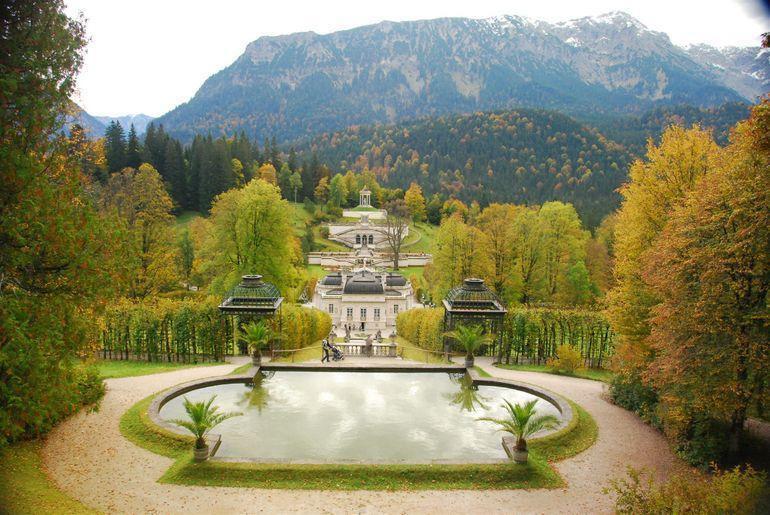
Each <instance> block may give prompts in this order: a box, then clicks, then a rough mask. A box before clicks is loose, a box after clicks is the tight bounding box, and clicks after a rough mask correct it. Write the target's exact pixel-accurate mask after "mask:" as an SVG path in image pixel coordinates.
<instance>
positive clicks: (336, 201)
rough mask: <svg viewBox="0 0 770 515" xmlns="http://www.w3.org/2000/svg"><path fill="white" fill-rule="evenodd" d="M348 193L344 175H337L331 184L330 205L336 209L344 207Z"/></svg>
mask: <svg viewBox="0 0 770 515" xmlns="http://www.w3.org/2000/svg"><path fill="white" fill-rule="evenodd" d="M347 196H348V191H347V189H346V187H345V181H344V179H343V178H342V174H339V173H338V174H335V175H334V177H332V180H331V182H330V183H329V204H331V205H332V206H334V207H342V206H343V205H344V204H345V201H346V200H347Z"/></svg>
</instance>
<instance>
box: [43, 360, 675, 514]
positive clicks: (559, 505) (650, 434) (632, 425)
mask: <svg viewBox="0 0 770 515" xmlns="http://www.w3.org/2000/svg"><path fill="white" fill-rule="evenodd" d="M478 364H479V365H480V366H481V367H482V368H484V369H485V370H486V371H488V372H489V373H491V374H493V375H496V376H499V377H504V378H508V379H515V380H519V381H525V382H529V383H533V384H537V385H540V386H543V387H545V388H549V389H551V390H553V391H555V392H558V393H560V394H562V395H564V396H566V397H569V398H571V399H573V400H574V401H576V402H578V403H579V404H580V405H582V406H583V407H584V408H585V409H586V410H587V411H589V412H590V413H591V415H593V417H594V418H595V419H596V422H597V423H598V425H599V438H598V441H597V443H596V445H594V446H593V447H591V448H590V449H588V450H587V451H585V452H583V453H581V454H579V455H577V456H575V457H573V458H570V459H567V460H564V461H561V462H559V463H557V464H556V468H557V469H558V471H559V472H560V473H561V474H562V476H563V477H564V479H565V480H566V482H567V487H566V488H563V489H556V490H529V491H527V490H508V491H501V490H495V491H469V490H456V491H414V492H370V491H354V492H336V491H334V492H329V491H303V490H258V489H246V488H229V487H228V488H220V487H188V486H180V485H167V484H160V483H158V482H157V480H158V478H160V477H161V475H163V473H164V472H165V471H166V469H167V468H168V467H169V466H171V464H172V460H171V459H169V458H165V457H162V456H158V455H156V454H153V453H151V452H149V451H146V450H144V449H141V448H139V447H136V446H135V445H133V444H132V443H130V442H129V441H128V440H126V439H124V438H123V437H122V436H121V434H120V430H119V427H118V424H119V420H120V417H121V415H122V414H123V413H124V412H125V411H126V410H127V409H128V408H129V407H130V406H132V405H133V404H134V403H136V402H137V401H139V400H141V399H143V398H145V397H147V396H148V395H150V394H152V393H154V392H157V391H159V390H162V389H165V388H168V387H170V386H173V385H175V384H178V383H182V382H185V381H190V380H193V379H199V378H203V377H209V376H216V375H221V374H226V373H229V372H230V371H232V370H233V369H234V368H235V367H236V366H237V365H235V364H233V365H221V366H211V367H201V368H189V369H183V370H178V371H173V372H166V373H161V374H154V375H149V376H140V377H130V378H122V379H110V380H108V381H107V394H106V396H105V397H104V400H103V401H102V405H101V408H100V410H99V411H98V412H96V413H85V412H81V413H78V414H77V415H75V416H73V417H71V418H70V419H68V420H67V421H65V422H64V423H62V424H60V425H59V426H58V427H57V428H56V429H55V430H54V431H53V432H52V433H51V434H50V436H49V437H48V439H47V440H46V444H45V446H44V447H43V450H42V455H43V462H44V466H45V468H46V469H47V470H46V471H47V473H48V474H49V476H50V477H51V478H52V479H53V481H54V482H55V483H56V484H57V485H58V486H59V487H60V488H61V489H62V490H63V491H64V492H66V493H67V494H68V495H70V496H72V497H74V498H76V499H78V500H80V501H81V502H83V503H84V504H86V505H88V506H91V507H93V508H95V509H97V510H100V511H103V512H108V513H182V512H184V513H226V512H237V513H245V512H279V513H285V512H303V513H307V512H325V513H353V512H356V513H436V512H443V511H450V510H451V511H453V512H457V513H512V512H515V513H602V512H604V513H609V512H611V509H612V499H611V498H609V497H608V496H606V495H604V494H603V493H602V488H603V487H604V486H606V484H607V482H608V480H609V479H611V478H619V477H623V476H624V475H625V470H626V464H634V465H635V466H636V467H646V468H648V469H650V470H653V471H654V472H655V473H656V474H657V475H658V477H665V476H666V475H667V474H668V472H670V471H671V470H672V469H673V468H674V467H676V466H677V461H676V459H675V458H674V456H673V455H672V453H671V452H670V451H669V448H668V446H667V444H666V442H665V440H664V439H663V437H662V436H661V435H660V434H658V433H657V432H656V431H654V430H652V429H651V428H650V427H648V426H647V425H645V424H644V423H642V422H641V421H640V420H639V418H638V417H636V416H635V415H633V414H631V413H629V412H627V411H625V410H623V409H621V408H618V407H616V406H613V405H611V404H609V403H607V402H606V401H604V400H603V399H602V387H603V384H602V383H599V382H595V381H589V380H585V379H577V378H570V377H563V376H554V375H549V374H542V373H537V372H517V371H510V370H501V369H498V368H495V367H493V366H491V363H490V361H489V360H485V359H484V358H481V359H479V360H478Z"/></svg>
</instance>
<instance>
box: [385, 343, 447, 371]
mask: <svg viewBox="0 0 770 515" xmlns="http://www.w3.org/2000/svg"><path fill="white" fill-rule="evenodd" d="M396 342H397V343H398V355H399V356H401V357H402V358H404V359H410V360H412V361H421V362H423V363H442V364H446V363H447V361H446V360H444V357H443V355H442V354H437V353H435V352H430V351H426V350H425V349H421V348H420V347H414V346H412V345H411V344H409V342H408V341H407V340H404V339H403V338H401V337H397V338H396Z"/></svg>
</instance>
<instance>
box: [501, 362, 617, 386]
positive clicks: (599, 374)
mask: <svg viewBox="0 0 770 515" xmlns="http://www.w3.org/2000/svg"><path fill="white" fill-rule="evenodd" d="M495 366H496V367H498V368H503V369H505V370H521V371H523V372H542V373H544V374H555V375H566V376H568V377H579V378H581V379H591V380H593V381H601V382H603V383H609V382H610V380H611V379H612V376H613V374H612V371H610V370H605V369H603V368H584V369H582V370H578V371H576V372H575V373H574V374H571V375H570V374H558V373H557V372H553V371H551V370H550V369H549V368H548V367H547V366H545V365H505V364H502V363H498V364H497V365H495Z"/></svg>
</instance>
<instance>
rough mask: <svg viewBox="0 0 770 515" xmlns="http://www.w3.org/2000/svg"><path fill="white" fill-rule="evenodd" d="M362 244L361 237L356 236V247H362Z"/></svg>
mask: <svg viewBox="0 0 770 515" xmlns="http://www.w3.org/2000/svg"><path fill="white" fill-rule="evenodd" d="M360 244H361V235H360V234H356V245H360Z"/></svg>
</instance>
